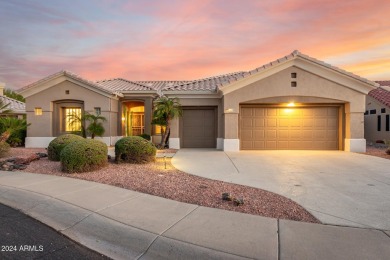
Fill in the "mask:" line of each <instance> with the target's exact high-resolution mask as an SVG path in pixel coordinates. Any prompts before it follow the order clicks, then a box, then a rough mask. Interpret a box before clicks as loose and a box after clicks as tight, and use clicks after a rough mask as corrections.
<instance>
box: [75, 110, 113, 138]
mask: <svg viewBox="0 0 390 260" xmlns="http://www.w3.org/2000/svg"><path fill="white" fill-rule="evenodd" d="M69 117H70V122H69V124H70V125H73V124H80V125H81V129H80V131H81V136H82V137H84V138H87V133H88V134H91V139H94V138H95V136H103V134H104V132H105V131H106V130H105V129H104V126H103V122H105V121H107V119H106V118H105V117H104V116H101V115H92V114H90V113H88V112H85V113H83V114H82V115H81V116H78V115H69ZM86 121H87V122H89V125H88V126H87V127H85V122H86Z"/></svg>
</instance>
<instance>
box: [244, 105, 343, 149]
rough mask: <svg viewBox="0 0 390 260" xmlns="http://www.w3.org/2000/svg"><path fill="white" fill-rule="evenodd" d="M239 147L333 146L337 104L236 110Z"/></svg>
mask: <svg viewBox="0 0 390 260" xmlns="http://www.w3.org/2000/svg"><path fill="white" fill-rule="evenodd" d="M240 142H241V149H243V150H246V149H247V150H337V149H338V108H337V107H310V108H309V107H308V108H264V107H263V108H260V107H243V108H241V110H240Z"/></svg>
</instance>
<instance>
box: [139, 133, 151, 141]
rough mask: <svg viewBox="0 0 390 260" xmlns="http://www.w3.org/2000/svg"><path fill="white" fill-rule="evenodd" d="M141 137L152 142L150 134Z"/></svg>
mask: <svg viewBox="0 0 390 260" xmlns="http://www.w3.org/2000/svg"><path fill="white" fill-rule="evenodd" d="M139 137H142V138H143V139H145V140H148V141H150V135H148V134H140V135H139Z"/></svg>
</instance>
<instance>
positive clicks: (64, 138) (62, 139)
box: [47, 134, 84, 161]
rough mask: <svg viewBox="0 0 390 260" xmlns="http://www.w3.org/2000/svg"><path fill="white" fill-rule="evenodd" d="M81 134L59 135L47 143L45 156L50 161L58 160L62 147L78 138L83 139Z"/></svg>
mask: <svg viewBox="0 0 390 260" xmlns="http://www.w3.org/2000/svg"><path fill="white" fill-rule="evenodd" d="M83 139H84V138H82V137H81V136H78V135H74V134H65V135H60V136H59V137H57V138H55V139H54V140H53V141H51V142H50V143H49V147H47V156H48V158H49V160H50V161H59V160H60V154H61V151H62V149H64V148H65V147H66V146H67V145H68V144H70V143H73V142H75V141H78V140H83Z"/></svg>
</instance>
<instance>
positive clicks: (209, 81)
mask: <svg viewBox="0 0 390 260" xmlns="http://www.w3.org/2000/svg"><path fill="white" fill-rule="evenodd" d="M297 57H299V58H301V59H305V60H308V61H310V62H313V63H316V64H318V65H321V66H324V67H326V68H328V69H331V70H334V71H337V72H339V73H341V74H344V75H346V76H349V77H352V78H354V79H356V80H359V81H362V82H364V83H366V84H369V85H372V86H375V87H377V86H378V84H377V83H375V82H373V81H370V80H367V79H365V78H362V77H360V76H358V75H355V74H353V73H351V72H348V71H346V70H343V69H340V68H337V67H335V66H332V65H330V64H328V63H325V62H323V61H320V60H317V59H315V58H312V57H310V56H308V55H305V54H302V53H301V52H299V51H297V50H295V51H293V52H292V53H290V54H289V55H286V56H284V57H282V58H279V59H276V60H274V61H271V62H269V63H267V64H264V65H262V66H260V67H257V68H255V69H253V70H250V71H248V72H245V71H240V72H234V73H229V74H224V75H218V76H215V77H209V78H204V79H199V80H194V81H191V82H186V83H183V84H178V85H175V86H172V87H166V88H164V89H163V90H167V91H173V90H179V91H186V90H187V91H188V90H190V91H191V90H192V91H202V90H206V91H213V92H216V91H218V89H222V88H223V87H224V86H226V85H229V84H230V83H232V82H234V81H237V80H240V79H242V78H246V77H248V76H250V75H253V74H256V73H259V72H261V71H264V70H267V69H269V68H271V67H274V66H276V65H278V64H281V63H284V62H287V61H290V60H293V59H295V58H297Z"/></svg>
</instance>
